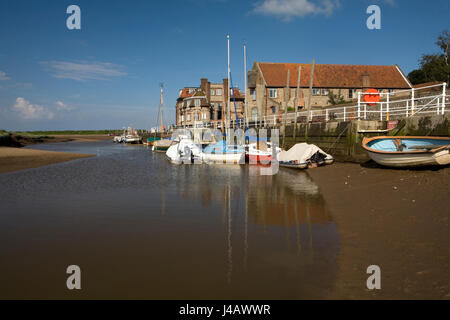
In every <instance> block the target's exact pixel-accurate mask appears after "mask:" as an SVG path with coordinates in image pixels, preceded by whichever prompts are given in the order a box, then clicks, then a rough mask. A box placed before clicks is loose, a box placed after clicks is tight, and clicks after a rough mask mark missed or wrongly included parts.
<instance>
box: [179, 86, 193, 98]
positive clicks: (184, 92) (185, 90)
mask: <svg viewBox="0 0 450 320" xmlns="http://www.w3.org/2000/svg"><path fill="white" fill-rule="evenodd" d="M193 95H194V92H191V93H189V88H183V89H182V90H181V94H180V98H181V99H184V98H189V97H192V96H193Z"/></svg>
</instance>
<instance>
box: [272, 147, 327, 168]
mask: <svg viewBox="0 0 450 320" xmlns="http://www.w3.org/2000/svg"><path fill="white" fill-rule="evenodd" d="M317 151H319V152H320V153H322V154H324V155H325V157H326V159H333V157H332V156H330V155H329V154H327V153H325V152H324V151H322V149H320V148H319V147H318V146H316V145H314V144H307V143H297V144H296V145H295V146H293V147H292V148H291V149H289V150H288V151H281V152H280V153H279V154H278V161H282V162H290V161H297V163H299V164H300V163H306V162H307V161H308V160H309V159H311V157H312V156H313V155H315V154H316V153H317Z"/></svg>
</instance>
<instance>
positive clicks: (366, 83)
mask: <svg viewBox="0 0 450 320" xmlns="http://www.w3.org/2000/svg"><path fill="white" fill-rule="evenodd" d="M361 81H362V87H363V88H369V87H370V76H369V75H368V74H363V75H362V76H361Z"/></svg>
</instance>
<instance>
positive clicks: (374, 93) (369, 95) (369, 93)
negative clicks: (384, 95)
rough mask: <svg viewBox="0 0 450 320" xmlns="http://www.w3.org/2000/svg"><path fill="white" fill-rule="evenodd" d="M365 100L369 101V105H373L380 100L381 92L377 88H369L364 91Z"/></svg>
mask: <svg viewBox="0 0 450 320" xmlns="http://www.w3.org/2000/svg"><path fill="white" fill-rule="evenodd" d="M363 100H364V102H367V105H369V106H371V107H373V106H374V105H376V104H377V102H380V94H379V93H378V90H377V89H367V90H366V91H365V92H364V98H363Z"/></svg>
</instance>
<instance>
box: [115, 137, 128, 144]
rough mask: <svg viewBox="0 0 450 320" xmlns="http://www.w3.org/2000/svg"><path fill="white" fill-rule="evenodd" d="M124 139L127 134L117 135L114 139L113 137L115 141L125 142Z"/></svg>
mask: <svg viewBox="0 0 450 320" xmlns="http://www.w3.org/2000/svg"><path fill="white" fill-rule="evenodd" d="M123 139H125V136H115V137H114V139H113V141H114V142H115V143H122V142H123Z"/></svg>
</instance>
